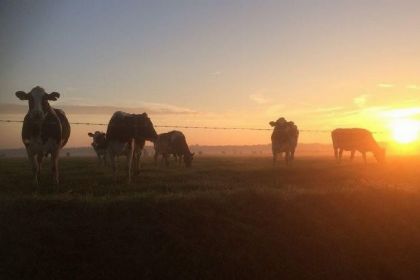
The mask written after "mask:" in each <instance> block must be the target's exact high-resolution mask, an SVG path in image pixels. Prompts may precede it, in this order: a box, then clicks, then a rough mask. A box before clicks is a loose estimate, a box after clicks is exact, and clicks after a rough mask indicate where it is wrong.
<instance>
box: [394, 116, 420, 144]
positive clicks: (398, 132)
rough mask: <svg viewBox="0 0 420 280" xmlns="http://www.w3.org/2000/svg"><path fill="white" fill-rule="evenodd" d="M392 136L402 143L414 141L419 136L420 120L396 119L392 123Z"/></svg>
mask: <svg viewBox="0 0 420 280" xmlns="http://www.w3.org/2000/svg"><path fill="white" fill-rule="evenodd" d="M391 131H392V138H393V139H394V140H395V141H396V142H398V143H400V144H408V143H411V142H414V141H416V140H417V139H418V137H419V131H420V122H418V121H414V120H407V119H404V120H401V119H399V120H395V121H393V122H392V123H391Z"/></svg>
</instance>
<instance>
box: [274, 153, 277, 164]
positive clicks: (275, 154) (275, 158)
mask: <svg viewBox="0 0 420 280" xmlns="http://www.w3.org/2000/svg"><path fill="white" fill-rule="evenodd" d="M276 161H277V153H276V152H274V151H273V166H276Z"/></svg>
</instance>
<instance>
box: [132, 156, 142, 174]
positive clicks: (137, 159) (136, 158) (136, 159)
mask: <svg viewBox="0 0 420 280" xmlns="http://www.w3.org/2000/svg"><path fill="white" fill-rule="evenodd" d="M140 158H141V151H140V152H139V151H137V152H136V153H134V160H133V164H134V174H135V175H138V174H139V173H140Z"/></svg>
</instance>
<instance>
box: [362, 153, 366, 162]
mask: <svg viewBox="0 0 420 280" xmlns="http://www.w3.org/2000/svg"><path fill="white" fill-rule="evenodd" d="M362 156H363V162H364V163H365V164H366V152H362Z"/></svg>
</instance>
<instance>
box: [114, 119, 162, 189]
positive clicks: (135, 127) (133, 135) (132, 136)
mask: <svg viewBox="0 0 420 280" xmlns="http://www.w3.org/2000/svg"><path fill="white" fill-rule="evenodd" d="M156 138H157V133H156V131H155V128H154V127H153V123H152V121H151V120H150V119H149V117H148V116H147V114H146V113H143V114H129V113H125V112H121V111H118V112H115V113H114V114H113V115H112V117H111V120H110V121H109V124H108V129H107V132H106V143H107V154H108V156H109V159H110V161H111V167H112V171H113V175H114V180H116V178H117V168H116V164H115V157H117V156H119V155H126V156H127V167H128V183H131V173H132V170H131V169H132V166H133V165H134V167H135V172H137V171H138V168H139V161H140V155H141V150H142V149H143V147H144V144H145V141H146V140H148V141H155V140H156Z"/></svg>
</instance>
